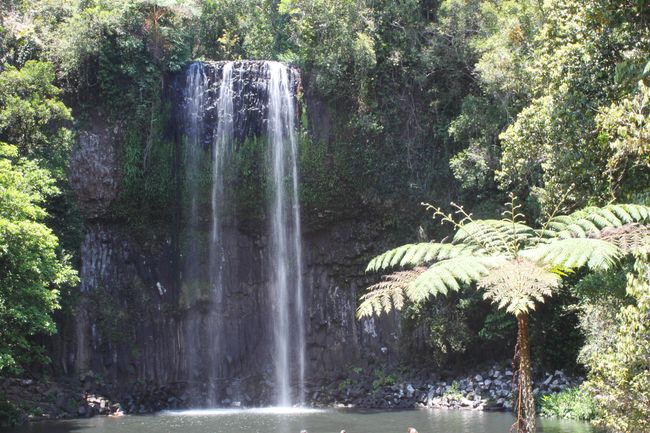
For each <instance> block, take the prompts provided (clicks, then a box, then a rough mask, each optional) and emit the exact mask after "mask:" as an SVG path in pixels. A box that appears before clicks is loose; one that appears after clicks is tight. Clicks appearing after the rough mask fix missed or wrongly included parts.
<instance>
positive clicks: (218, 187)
mask: <svg viewBox="0 0 650 433" xmlns="http://www.w3.org/2000/svg"><path fill="white" fill-rule="evenodd" d="M233 65H234V63H233V62H228V63H226V64H224V65H223V69H222V72H221V83H220V84H219V99H218V100H217V116H218V119H219V121H218V123H217V130H216V131H215V133H214V140H213V143H212V200H211V209H212V226H211V233H210V285H211V287H212V290H213V294H214V297H215V298H214V299H213V301H214V302H215V304H216V305H219V306H220V305H221V303H222V297H223V281H222V279H223V267H224V263H225V257H226V256H225V249H224V243H223V230H222V223H223V221H222V217H223V211H222V210H223V204H224V201H225V198H226V196H225V187H224V184H225V182H224V171H225V168H226V164H227V163H228V162H229V161H230V154H231V153H232V146H233V140H234V130H233V120H234V110H233V78H232V70H233Z"/></svg>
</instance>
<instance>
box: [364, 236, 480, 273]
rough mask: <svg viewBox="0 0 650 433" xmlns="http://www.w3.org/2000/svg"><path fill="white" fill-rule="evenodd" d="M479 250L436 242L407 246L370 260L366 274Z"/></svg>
mask: <svg viewBox="0 0 650 433" xmlns="http://www.w3.org/2000/svg"><path fill="white" fill-rule="evenodd" d="M477 250H478V249H477V248H476V247H475V246H473V245H465V244H459V245H455V244H443V243H434V242H427V243H419V244H406V245H402V246H401V247H397V248H394V249H392V250H389V251H386V252H385V253H383V254H380V255H378V256H377V257H375V258H373V259H372V260H370V263H368V267H367V268H366V272H376V271H379V270H382V269H389V268H394V267H397V266H400V267H404V266H418V265H421V264H425V263H431V262H434V261H437V260H444V259H448V258H452V257H457V256H460V255H467V254H472V253H475V252H477Z"/></svg>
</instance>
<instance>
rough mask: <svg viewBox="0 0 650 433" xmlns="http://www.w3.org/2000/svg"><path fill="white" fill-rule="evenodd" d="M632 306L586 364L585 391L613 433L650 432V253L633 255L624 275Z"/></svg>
mask: <svg viewBox="0 0 650 433" xmlns="http://www.w3.org/2000/svg"><path fill="white" fill-rule="evenodd" d="M627 293H628V295H629V296H630V297H632V298H633V299H634V301H635V302H634V303H633V304H632V305H628V306H625V307H622V308H621V309H620V312H619V315H618V316H617V318H616V322H617V326H616V333H615V336H614V338H612V339H610V340H609V341H608V343H609V344H608V347H607V348H606V350H604V351H601V352H596V353H593V355H592V356H591V358H590V359H589V360H588V362H587V366H588V368H589V370H590V371H589V382H588V386H589V389H590V390H591V391H592V392H593V393H594V395H595V396H596V400H597V402H598V406H599V409H600V413H601V419H600V422H601V423H602V424H603V425H605V426H606V427H607V428H608V429H610V430H612V431H615V432H621V433H622V432H626V433H641V432H646V431H648V429H649V428H650V391H649V390H650V343H649V341H650V338H649V337H650V328H649V324H650V320H649V319H650V252H649V251H648V248H647V247H646V248H645V249H643V250H641V251H639V252H638V253H637V260H636V262H635V265H634V270H633V272H631V273H630V274H628V280H627Z"/></svg>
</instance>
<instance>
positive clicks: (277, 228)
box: [267, 62, 305, 406]
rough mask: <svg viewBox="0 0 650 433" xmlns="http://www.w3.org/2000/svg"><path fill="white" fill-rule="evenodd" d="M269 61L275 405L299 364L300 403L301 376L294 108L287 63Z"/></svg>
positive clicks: (287, 401)
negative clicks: (295, 362) (295, 361)
mask: <svg viewBox="0 0 650 433" xmlns="http://www.w3.org/2000/svg"><path fill="white" fill-rule="evenodd" d="M267 67H268V71H269V83H268V98H269V100H268V104H269V105H268V124H267V127H268V132H267V133H268V139H269V156H270V163H271V173H272V174H271V176H272V178H273V179H272V180H273V184H272V197H271V215H270V217H271V234H270V238H271V245H270V247H271V251H270V257H271V271H272V274H273V280H272V294H273V299H274V300H275V305H274V314H273V321H274V323H273V326H274V339H275V342H274V343H275V376H276V393H277V400H276V403H277V404H278V405H279V406H290V405H291V404H292V398H291V376H292V374H291V372H292V371H296V370H297V373H298V401H299V402H300V403H303V389H304V380H305V341H304V340H305V330H304V306H303V299H302V298H303V295H302V238H301V232H300V204H299V202H298V166H297V164H298V161H297V157H298V149H297V142H296V135H295V117H296V112H295V108H294V96H293V94H292V82H291V77H290V71H289V68H287V67H286V66H285V65H283V64H281V63H277V62H267ZM292 305H293V306H294V308H293V311H292V308H291V306H292ZM290 342H291V344H290ZM292 355H293V356H292ZM292 358H293V359H296V360H297V365H296V366H294V365H292V363H291V360H292ZM292 367H293V368H292Z"/></svg>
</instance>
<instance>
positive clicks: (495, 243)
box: [357, 196, 650, 433]
mask: <svg viewBox="0 0 650 433" xmlns="http://www.w3.org/2000/svg"><path fill="white" fill-rule="evenodd" d="M512 197H513V198H512V202H511V205H510V208H509V210H508V211H507V212H505V213H504V219H501V220H495V219H484V220H478V219H477V220H474V219H472V217H471V215H469V214H467V213H466V212H465V211H464V210H463V208H462V207H460V206H456V205H454V206H455V207H456V209H457V211H456V214H457V215H458V216H459V218H460V219H458V220H457V219H455V218H454V216H453V215H452V214H445V213H443V212H442V211H441V210H440V209H439V208H435V207H433V206H430V205H427V208H428V209H433V210H434V218H438V217H440V218H441V219H442V222H448V223H451V224H452V225H453V227H454V228H455V230H456V232H455V234H454V236H453V239H452V241H451V242H449V243H444V242H429V243H419V244H407V245H403V246H401V247H398V248H396V249H393V250H390V251H387V252H385V253H383V254H381V255H379V256H377V257H375V258H374V259H372V260H371V261H370V263H369V264H368V268H367V271H379V270H385V269H391V268H395V267H402V268H407V269H406V270H401V271H397V272H394V273H392V274H389V275H388V276H386V277H384V279H383V280H382V281H380V282H379V283H377V284H375V285H373V286H371V287H370V288H369V291H368V293H366V294H365V295H363V296H362V298H361V300H362V302H361V305H360V306H359V308H358V310H357V316H358V317H359V318H361V317H365V316H370V315H373V314H381V313H382V312H388V311H390V310H391V309H392V308H396V309H401V308H402V307H403V306H404V304H405V303H406V302H412V303H416V304H418V303H421V302H424V301H425V300H427V299H428V298H429V297H431V296H435V295H438V294H443V295H444V294H447V293H448V292H449V290H454V291H459V290H460V289H461V288H462V287H464V286H476V287H477V288H479V289H481V290H483V291H484V298H485V299H489V300H490V301H492V302H493V303H496V304H497V305H498V308H500V309H505V310H506V312H508V313H510V314H512V315H514V316H515V317H516V319H517V326H518V330H517V345H516V349H515V361H514V362H515V363H516V364H517V370H518V371H517V378H516V380H517V384H518V386H517V397H516V401H515V403H516V410H517V422H516V423H515V425H514V427H515V428H516V431H517V432H521V433H524V432H525V433H532V432H535V431H536V426H535V402H534V397H533V393H532V367H531V356H530V344H529V339H528V322H529V315H530V314H531V312H532V311H533V310H534V309H535V306H536V304H537V303H541V302H544V300H545V298H547V297H550V296H552V295H553V293H554V292H555V291H556V290H557V289H558V288H559V287H560V284H561V279H562V277H563V276H564V275H566V273H568V272H570V271H572V270H575V269H580V268H587V269H589V270H604V269H608V268H611V267H612V266H614V265H615V264H616V263H617V262H618V261H619V260H620V258H621V257H622V256H623V255H624V254H625V249H624V248H623V247H624V246H625V244H626V242H631V241H632V240H634V239H636V238H635V236H636V237H639V238H640V239H642V240H645V239H647V235H648V230H647V227H646V226H644V225H641V224H638V223H639V222H641V223H646V222H648V220H649V219H650V207H647V206H641V205H631V204H627V205H609V206H605V207H602V208H597V207H589V208H586V209H584V210H582V211H578V212H575V213H573V214H571V215H568V216H555V217H551V218H550V219H549V220H548V221H547V222H546V224H544V225H543V226H542V227H541V228H540V229H537V230H535V229H533V228H532V227H530V226H528V225H526V224H525V222H524V216H523V215H522V214H520V213H519V212H518V208H519V206H518V205H516V204H515V201H514V196H512Z"/></svg>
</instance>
